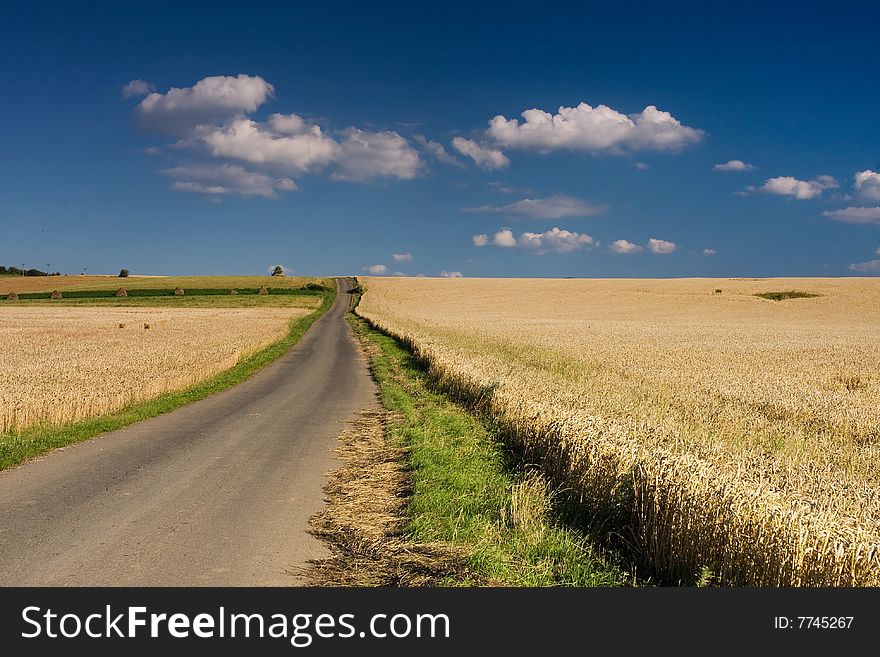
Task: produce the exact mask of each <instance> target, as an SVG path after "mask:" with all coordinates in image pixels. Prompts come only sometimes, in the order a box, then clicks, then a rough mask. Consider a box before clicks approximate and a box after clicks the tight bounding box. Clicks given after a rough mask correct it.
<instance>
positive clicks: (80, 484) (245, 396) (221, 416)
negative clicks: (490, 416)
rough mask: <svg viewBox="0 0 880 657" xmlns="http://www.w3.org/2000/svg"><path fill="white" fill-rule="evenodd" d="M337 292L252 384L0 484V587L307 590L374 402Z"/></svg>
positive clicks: (7, 475)
mask: <svg viewBox="0 0 880 657" xmlns="http://www.w3.org/2000/svg"><path fill="white" fill-rule="evenodd" d="M337 288H338V291H339V293H338V294H337V297H336V301H335V303H334V304H333V306H332V308H331V309H330V310H329V311H328V312H327V313H326V314H325V315H324V316H323V317H321V318H320V319H319V320H318V321H316V322H315V323H314V324H313V325H312V327H311V328H310V329H309V330H308V331H307V333H306V334H305V335H304V336H303V337H302V338H301V339H300V341H299V342H298V343H297V344H296V345H295V346H294V347H293V348H292V349H291V350H290V351H288V352H287V353H286V354H285V355H283V356H282V357H280V358H279V359H278V360H276V361H275V362H274V363H272V364H271V365H269V366H267V367H265V368H264V369H262V370H260V371H259V372H257V373H256V374H255V375H254V376H252V377H251V378H249V379H247V380H246V381H245V382H243V383H241V384H239V385H237V386H234V387H232V388H229V389H227V390H225V391H223V392H220V393H217V394H215V395H212V396H210V397H207V398H206V399H203V400H201V401H198V402H195V403H192V404H189V405H187V406H184V407H182V408H179V409H177V410H175V411H172V412H170V413H167V414H165V415H159V416H157V417H154V418H151V419H148V420H144V421H142V422H138V423H136V424H133V425H131V426H128V427H126V428H124V429H120V430H118V431H113V432H110V433H106V434H103V435H101V436H98V437H96V438H93V439H91V440H87V441H84V442H82V443H78V444H75V445H71V446H69V447H65V448H62V449H57V450H55V451H52V452H49V453H47V454H44V455H42V456H41V457H38V458H36V459H33V460H31V461H29V462H27V463H24V464H23V465H21V466H18V467H16V468H13V469H10V470H7V471H5V472H0V513H2V520H0V585H22V586H38V585H48V586H64V585H76V586H83V585H94V586H285V585H297V584H303V583H304V582H303V580H302V577H301V575H300V574H298V571H299V567H301V566H303V565H304V564H305V563H306V562H307V561H308V560H309V559H312V558H319V557H322V556H325V555H326V552H325V548H324V546H323V544H322V543H321V542H320V541H318V540H317V539H315V538H313V537H312V536H311V535H309V534H308V527H309V518H310V517H311V516H312V515H313V514H314V513H316V512H317V511H319V510H320V509H321V508H322V507H323V491H322V487H323V485H324V482H325V475H326V473H327V472H328V471H330V470H332V469H333V467H334V461H335V458H334V455H333V449H334V447H335V446H336V439H337V436H338V435H339V434H340V433H341V432H342V431H343V430H344V428H345V423H346V422H348V421H349V420H352V419H354V417H355V416H356V414H357V412H358V411H359V410H361V409H364V408H369V407H371V406H375V405H376V403H377V400H376V388H375V384H374V383H373V381H372V379H371V378H370V375H369V372H368V369H367V364H366V361H365V360H364V357H363V356H362V354H361V352H360V350H359V349H358V347H357V346H356V344H355V342H354V339H353V337H352V334H351V330H350V328H349V326H348V323H347V322H346V321H345V313H346V310H347V308H348V301H349V294H348V292H349V291H350V283H349V281H348V280H346V279H341V278H340V279H337Z"/></svg>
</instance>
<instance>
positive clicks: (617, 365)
mask: <svg viewBox="0 0 880 657" xmlns="http://www.w3.org/2000/svg"><path fill="white" fill-rule="evenodd" d="M361 282H362V284H363V285H364V286H365V288H366V293H365V295H364V297H363V298H362V300H361V303H360V306H359V307H358V313H359V314H360V315H362V316H363V317H365V318H367V319H368V320H370V321H371V322H373V323H374V324H375V325H377V326H379V327H380V328H383V329H384V330H386V331H388V332H390V333H392V334H394V335H397V336H398V337H400V338H403V339H404V340H405V341H407V342H409V343H410V344H411V345H412V347H413V349H414V350H415V351H416V352H417V353H418V354H419V355H421V356H423V357H424V358H426V359H427V361H428V362H429V363H430V366H431V368H432V369H433V370H434V372H435V373H436V374H437V376H438V377H439V378H440V381H441V383H442V384H443V385H445V386H446V388H447V389H449V390H452V391H454V392H457V393H459V394H462V395H464V396H465V397H468V398H469V399H471V400H476V401H480V402H481V403H482V404H483V407H484V408H485V409H486V410H488V411H490V412H491V413H492V414H493V415H495V416H497V417H498V418H499V419H500V420H501V424H502V426H503V427H505V428H506V430H507V432H508V433H509V434H510V435H509V439H510V440H511V441H512V442H513V443H514V444H515V446H516V447H517V448H518V449H519V450H520V451H523V452H527V453H529V454H530V455H532V456H533V457H535V458H536V459H541V460H542V461H543V464H544V466H545V469H546V471H547V473H548V475H549V476H550V479H551V481H553V482H554V484H555V486H556V487H557V488H558V489H559V490H564V491H568V493H567V495H568V497H569V498H570V501H573V502H575V503H576V504H577V505H579V506H580V507H581V508H582V509H583V511H584V513H585V514H586V517H588V518H592V521H593V522H596V523H604V524H606V525H607V527H608V531H609V534H620V535H621V536H622V541H623V542H624V543H626V544H627V545H628V546H629V548H630V549H631V550H632V551H633V553H634V555H635V556H636V558H637V560H639V561H640V562H641V563H642V564H643V566H644V567H645V568H646V569H648V570H649V571H650V573H651V574H652V575H653V576H655V577H657V578H658V580H660V581H670V582H674V581H684V582H689V581H693V580H694V579H695V578H696V577H698V575H699V573H700V572H701V571H703V569H704V568H708V569H709V570H710V571H711V572H712V575H713V577H714V578H715V581H717V582H719V583H722V584H744V585H771V586H777V585H795V586H798V585H811V586H812V585H832V586H839V585H878V584H880V472H878V469H877V466H876V464H877V462H878V461H877V459H878V456H880V281H878V280H876V279H679V280H548V279H544V280H525V279H523V280H516V279H504V280H491V279H485V280H480V279H450V280H445V279H440V280H438V279H415V278H394V279H392V278H364V279H361ZM718 290H720V292H719V291H718ZM789 290H796V291H798V292H803V293H806V294H815V295H818V296H815V297H795V298H789V297H786V298H783V299H782V300H780V301H774V300H770V299H764V298H760V297H756V296H754V295H756V294H764V293H774V292H779V291H789Z"/></svg>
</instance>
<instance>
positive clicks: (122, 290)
mask: <svg viewBox="0 0 880 657" xmlns="http://www.w3.org/2000/svg"><path fill="white" fill-rule="evenodd" d="M115 296H117V297H127V296H128V292H126V291H125V288H124V287H121V288H119V289H118V290H116V294H115Z"/></svg>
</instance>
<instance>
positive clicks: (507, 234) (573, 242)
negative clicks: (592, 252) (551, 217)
mask: <svg viewBox="0 0 880 657" xmlns="http://www.w3.org/2000/svg"><path fill="white" fill-rule="evenodd" d="M471 240H472V241H473V243H474V245H475V246H488V245H489V244H492V245H494V246H500V247H504V248H519V249H524V250H528V251H534V252H535V253H537V254H538V255H544V254H545V253H569V252H571V251H579V250H580V249H582V248H583V247H585V246H590V245H592V244H594V240H593V238H592V237H590V236H589V235H587V234H586V233H575V232H571V231H568V230H565V229H562V228H556V227H553V228H551V229H550V230H547V231H544V232H543V233H529V232H525V233H522V234H521V235H520V236H519V237H516V236H515V235H514V234H513V231H512V230H510V229H509V228H502V229H501V230H499V231H498V232H497V233H495V234H494V235H493V236H492V237H489V236H488V235H485V234H480V235H474V236H473V237H471Z"/></svg>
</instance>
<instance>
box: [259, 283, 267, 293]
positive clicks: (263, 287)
mask: <svg viewBox="0 0 880 657" xmlns="http://www.w3.org/2000/svg"><path fill="white" fill-rule="evenodd" d="M257 294H269V290H267V289H266V286H265V285H261V286H260V289H259V290H257Z"/></svg>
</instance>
